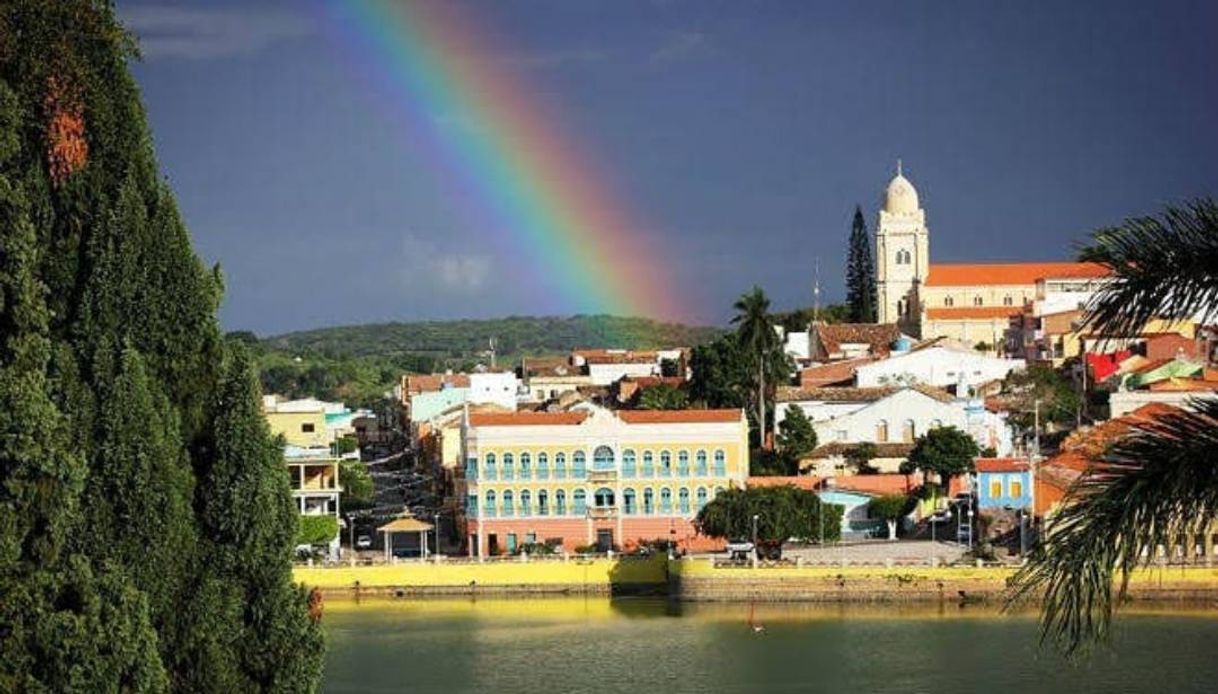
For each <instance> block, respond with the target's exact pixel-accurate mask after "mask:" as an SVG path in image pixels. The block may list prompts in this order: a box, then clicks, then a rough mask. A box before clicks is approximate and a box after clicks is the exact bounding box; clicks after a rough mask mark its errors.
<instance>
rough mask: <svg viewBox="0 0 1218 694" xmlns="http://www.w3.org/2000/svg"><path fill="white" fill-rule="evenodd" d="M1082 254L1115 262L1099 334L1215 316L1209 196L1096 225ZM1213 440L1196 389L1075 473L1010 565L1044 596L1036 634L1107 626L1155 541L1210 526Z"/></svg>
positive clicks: (1025, 585) (1098, 298)
mask: <svg viewBox="0 0 1218 694" xmlns="http://www.w3.org/2000/svg"><path fill="white" fill-rule="evenodd" d="M1080 259H1081V260H1085V261H1091V262H1096V263H1100V264H1102V265H1105V266H1107V267H1108V268H1109V269H1110V270H1111V271H1112V275H1113V279H1112V281H1111V283H1109V284H1107V285H1106V286H1105V287H1104V288H1103V289H1101V290H1100V291H1099V292H1097V294H1096V295H1095V296H1094V297H1093V299H1092V301H1091V303H1090V304H1089V305H1088V307H1087V316H1086V320H1087V322H1088V324H1089V325H1090V326H1091V327H1092V328H1093V329H1094V330H1096V331H1097V332H1099V333H1101V334H1104V335H1112V336H1122V335H1131V334H1136V333H1137V332H1138V331H1140V330H1141V329H1142V328H1143V327H1144V326H1145V325H1146V324H1147V323H1148V322H1149V321H1150V320H1151V319H1153V318H1156V317H1162V318H1166V319H1180V320H1187V321H1193V320H1196V321H1197V322H1198V323H1210V322H1213V321H1214V320H1215V319H1218V205H1215V203H1214V201H1212V200H1210V199H1202V200H1196V201H1193V202H1190V203H1188V204H1186V205H1185V206H1183V207H1168V208H1167V209H1166V211H1165V212H1164V213H1163V214H1162V215H1161V216H1160V217H1157V218H1156V217H1144V218H1138V219H1131V220H1127V221H1126V222H1125V223H1124V224H1123V225H1121V226H1120V227H1116V228H1111V229H1103V230H1100V231H1098V232H1096V233H1095V235H1094V237H1093V242H1092V244H1091V245H1090V246H1088V247H1086V248H1084V249H1083V251H1082V253H1081V254H1080ZM1216 450H1218V401H1215V400H1212V399H1211V400H1195V401H1193V402H1192V404H1191V411H1186V410H1181V411H1179V412H1178V413H1172V414H1169V415H1166V416H1162V417H1158V418H1156V419H1154V420H1153V421H1148V422H1146V423H1144V424H1139V425H1137V426H1135V427H1134V428H1133V429H1132V431H1131V433H1130V434H1129V435H1128V436H1126V437H1124V438H1122V439H1121V440H1119V441H1117V442H1116V443H1115V444H1114V445H1113V446H1112V447H1111V448H1110V449H1109V451H1108V452H1107V453H1106V454H1105V455H1104V457H1103V459H1102V460H1101V461H1099V462H1097V463H1096V464H1095V465H1094V466H1093V467H1092V468H1091V469H1090V470H1089V471H1088V472H1087V474H1085V475H1084V476H1083V477H1082V478H1080V480H1079V481H1078V482H1077V483H1076V484H1075V485H1074V487H1073V488H1072V489H1071V492H1070V495H1069V497H1068V498H1067V505H1066V507H1065V509H1064V510H1063V511H1061V512H1060V513H1059V514H1058V515H1057V516H1056V517H1055V518H1054V519H1053V520H1052V522H1051V523H1050V526H1049V528H1048V533H1047V538H1046V540H1045V542H1044V544H1043V545H1042V546H1041V547H1040V548H1039V549H1038V551H1037V553H1036V554H1035V555H1034V556H1033V557H1032V559H1031V560H1030V562H1029V563H1028V565H1027V566H1025V567H1024V568H1023V569H1022V570H1021V571H1020V572H1019V574H1018V575H1017V576H1016V588H1017V591H1016V596H1015V599H1019V598H1020V597H1027V596H1033V597H1036V596H1043V608H1042V609H1043V612H1042V615H1041V628H1042V632H1041V640H1042V642H1043V641H1046V640H1052V641H1054V642H1056V643H1057V644H1058V645H1059V646H1061V647H1062V648H1063V649H1064V650H1065V651H1067V652H1068V653H1073V652H1075V651H1077V650H1078V649H1079V648H1080V647H1083V646H1086V645H1088V644H1089V643H1090V642H1092V641H1096V640H1102V639H1104V638H1106V637H1107V636H1108V635H1109V634H1110V627H1111V622H1112V615H1113V611H1114V609H1115V607H1116V605H1117V604H1118V603H1119V602H1120V601H1121V600H1122V598H1123V597H1124V595H1125V592H1126V590H1127V588H1128V583H1129V577H1130V574H1131V573H1132V572H1133V571H1134V570H1136V569H1138V568H1140V567H1143V566H1145V565H1147V564H1148V563H1149V562H1151V561H1153V557H1154V555H1155V549H1156V548H1158V547H1159V546H1160V545H1166V546H1171V545H1174V544H1175V543H1176V541H1179V540H1180V539H1181V538H1182V537H1185V536H1187V537H1190V538H1191V537H1196V535H1197V534H1199V533H1203V532H1207V531H1208V528H1209V526H1210V523H1211V522H1212V521H1213V520H1214V519H1215V518H1218V466H1216V465H1215V464H1214V451H1216ZM1118 578H1119V581H1120V583H1119V586H1117V587H1116V588H1114V586H1113V583H1114V582H1115V581H1116V580H1117V579H1118Z"/></svg>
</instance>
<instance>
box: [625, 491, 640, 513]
mask: <svg viewBox="0 0 1218 694" xmlns="http://www.w3.org/2000/svg"><path fill="white" fill-rule="evenodd" d="M622 512H623V513H625V514H626V515H627V516H633V515H634V514H635V513H637V512H638V508H636V507H635V503H634V490H633V489H631V488H630V487H626V488H625V489H623V490H622Z"/></svg>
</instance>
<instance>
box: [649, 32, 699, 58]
mask: <svg viewBox="0 0 1218 694" xmlns="http://www.w3.org/2000/svg"><path fill="white" fill-rule="evenodd" d="M709 46H710V37H709V36H707V35H706V34H704V33H702V32H700V31H674V32H671V33H669V34H668V36H667V37H665V39H664V41H663V42H662V43H661V44H660V46H659V47H658V48H656V49H655V50H654V51H652V52H651V55H650V56H649V58H648V60H649V61H650V62H651V64H652V65H659V64H661V63H671V62H674V61H678V60H687V59H689V58H691V57H694V56H697V55H698V54H699V53H701V52H703V51H705V50H706V49H707V48H708V47H709Z"/></svg>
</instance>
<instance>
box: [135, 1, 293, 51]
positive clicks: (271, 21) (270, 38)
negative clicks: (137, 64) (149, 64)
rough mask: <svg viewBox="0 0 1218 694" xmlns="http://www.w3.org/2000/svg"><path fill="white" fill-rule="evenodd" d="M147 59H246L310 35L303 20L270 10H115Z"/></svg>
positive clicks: (157, 7)
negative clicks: (242, 57)
mask: <svg viewBox="0 0 1218 694" xmlns="http://www.w3.org/2000/svg"><path fill="white" fill-rule="evenodd" d="M120 14H121V16H122V19H123V22H124V23H125V24H126V25H127V28H128V29H131V30H132V31H133V32H135V34H136V35H137V36H139V39H140V53H141V54H142V55H143V56H144V57H145V58H146V59H148V60H156V59H159V58H181V59H186V60H211V59H215V58H226V57H230V56H234V55H248V54H251V53H257V52H258V51H260V50H262V49H264V48H266V47H267V46H270V45H271V44H274V43H278V42H280V41H285V40H290V39H295V38H300V37H302V36H307V35H309V34H311V33H313V31H314V29H315V27H314V26H313V24H312V23H311V22H310V21H309V20H308V19H306V18H305V17H304V16H302V15H299V14H295V13H292V12H287V11H283V10H271V9H255V10H251V9H217V8H206V9H204V8H187V7H179V6H176V5H173V6H171V5H135V6H131V7H125V8H124V9H122V10H120Z"/></svg>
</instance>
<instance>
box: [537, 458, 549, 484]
mask: <svg viewBox="0 0 1218 694" xmlns="http://www.w3.org/2000/svg"><path fill="white" fill-rule="evenodd" d="M537 479H539V480H548V479H550V458H549V456H547V455H546V454H545V453H538V454H537Z"/></svg>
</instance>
